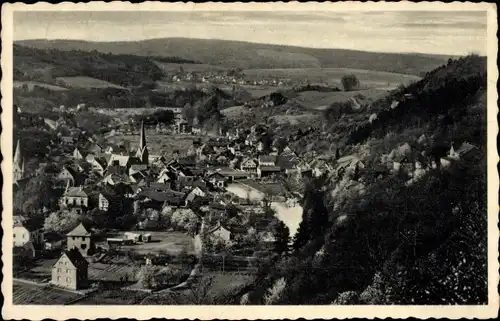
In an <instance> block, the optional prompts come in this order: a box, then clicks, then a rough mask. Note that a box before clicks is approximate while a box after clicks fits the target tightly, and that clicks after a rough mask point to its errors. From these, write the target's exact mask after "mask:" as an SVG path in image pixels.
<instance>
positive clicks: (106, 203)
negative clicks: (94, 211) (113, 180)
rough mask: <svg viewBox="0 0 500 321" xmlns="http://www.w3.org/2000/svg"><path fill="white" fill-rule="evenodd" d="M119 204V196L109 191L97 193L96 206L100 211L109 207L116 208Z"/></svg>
mask: <svg viewBox="0 0 500 321" xmlns="http://www.w3.org/2000/svg"><path fill="white" fill-rule="evenodd" d="M120 205H121V201H120V197H119V196H118V195H116V194H113V193H110V192H109V191H103V192H101V193H99V200H98V206H99V209H100V210H101V211H107V210H109V209H110V208H111V209H118V208H119V207H120Z"/></svg>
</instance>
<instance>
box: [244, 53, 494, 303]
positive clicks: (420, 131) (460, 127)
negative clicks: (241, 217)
mask: <svg viewBox="0 0 500 321" xmlns="http://www.w3.org/2000/svg"><path fill="white" fill-rule="evenodd" d="M485 97H486V61H485V59H483V58H481V57H477V56H468V57H465V58H461V59H458V60H454V61H449V62H448V64H446V65H444V66H442V67H440V68H438V69H436V70H434V71H432V72H430V73H428V74H427V75H426V77H425V78H423V79H422V80H421V81H419V82H417V83H415V84H412V85H410V86H408V87H405V88H400V89H398V90H397V91H395V92H393V93H392V94H391V95H390V96H389V97H387V98H385V99H382V100H379V101H376V102H374V103H372V104H371V106H370V108H371V109H369V111H368V112H369V113H373V114H376V115H378V117H375V118H373V119H372V121H368V119H367V120H366V121H365V122H364V123H365V124H363V125H360V127H359V128H358V129H357V130H353V131H352V132H346V133H345V136H346V139H345V140H344V141H345V142H346V145H344V146H342V147H341V148H340V149H339V150H340V151H341V153H340V154H341V155H339V156H340V157H344V158H341V159H340V160H337V159H335V157H334V158H332V159H330V160H329V161H328V164H329V165H330V166H331V167H332V168H333V171H332V172H333V174H331V175H328V176H321V177H318V178H314V179H311V181H310V182H309V183H308V186H306V188H305V191H306V193H305V195H304V199H303V201H302V203H303V207H304V212H303V221H302V223H301V225H300V228H299V231H298V233H297V235H296V236H295V240H294V246H293V250H291V251H290V252H289V253H287V254H283V255H281V256H277V257H275V258H274V259H272V260H270V261H269V262H268V264H267V265H265V266H263V267H261V270H260V277H259V278H258V279H257V281H256V282H255V283H254V285H253V286H252V287H251V288H247V289H245V290H244V291H245V293H248V294H247V296H248V298H249V302H250V303H263V302H266V299H265V298H266V297H269V295H270V293H272V295H273V298H275V300H274V301H273V304H438V303H441V304H484V303H486V302H487V207H486V180H487V177H486V157H485V155H486V103H485V101H486V99H485ZM366 112H367V111H365V113H366ZM347 116H349V115H346V114H341V115H340V116H339V117H338V118H337V120H336V122H341V121H342V119H343V118H344V117H347ZM326 121H327V120H325V122H326ZM334 127H335V123H334V124H333V125H332V127H329V130H332V129H333V128H334ZM323 135H324V134H323ZM452 146H453V148H452ZM455 154H456V155H459V156H456V155H455ZM348 156H349V157H351V158H349V157H348ZM455 156H456V157H455ZM337 158H338V157H337ZM345 164H348V165H345ZM396 165H397V166H396ZM276 284H279V285H280V287H279V291H277V290H276V289H277V287H276ZM283 284H285V285H284V286H283ZM242 294H243V293H242Z"/></svg>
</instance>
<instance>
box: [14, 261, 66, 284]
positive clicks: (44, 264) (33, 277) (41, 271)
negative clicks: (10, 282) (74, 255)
mask: <svg viewBox="0 0 500 321" xmlns="http://www.w3.org/2000/svg"><path fill="white" fill-rule="evenodd" d="M57 260H58V259H48V260H47V259H45V260H43V259H40V260H37V261H36V262H35V266H34V267H33V268H31V269H29V270H28V271H24V272H21V273H15V272H14V276H15V277H16V278H19V279H24V280H30V281H34V282H42V281H44V280H47V279H50V278H51V277H52V266H53V265H54V264H55V263H56V261H57Z"/></svg>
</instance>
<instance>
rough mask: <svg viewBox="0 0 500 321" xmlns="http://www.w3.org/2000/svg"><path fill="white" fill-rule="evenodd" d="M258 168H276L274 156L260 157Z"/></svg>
mask: <svg viewBox="0 0 500 321" xmlns="http://www.w3.org/2000/svg"><path fill="white" fill-rule="evenodd" d="M259 166H276V156H275V155H260V156H259Z"/></svg>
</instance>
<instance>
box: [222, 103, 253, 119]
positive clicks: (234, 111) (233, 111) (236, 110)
mask: <svg viewBox="0 0 500 321" xmlns="http://www.w3.org/2000/svg"><path fill="white" fill-rule="evenodd" d="M249 113H250V110H249V109H248V108H247V107H245V106H233V107H229V108H225V109H222V110H221V114H223V115H224V116H226V117H227V118H238V117H241V116H244V115H247V114H249Z"/></svg>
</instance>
